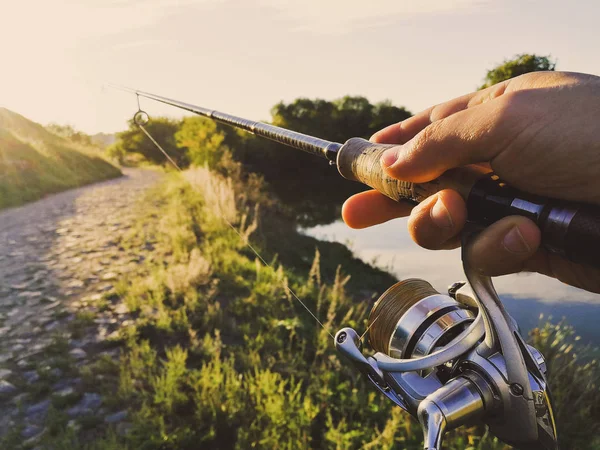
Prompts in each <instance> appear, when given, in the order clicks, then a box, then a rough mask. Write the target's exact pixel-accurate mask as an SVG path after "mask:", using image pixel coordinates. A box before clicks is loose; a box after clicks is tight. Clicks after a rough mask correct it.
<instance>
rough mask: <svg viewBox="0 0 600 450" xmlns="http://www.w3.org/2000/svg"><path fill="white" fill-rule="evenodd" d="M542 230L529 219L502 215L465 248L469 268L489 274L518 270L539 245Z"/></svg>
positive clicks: (502, 273)
mask: <svg viewBox="0 0 600 450" xmlns="http://www.w3.org/2000/svg"><path fill="white" fill-rule="evenodd" d="M540 240H541V232H540V229H539V228H538V227H537V225H536V224H535V223H534V222H532V221H531V220H530V219H527V218H526V217H522V216H509V217H505V218H503V219H501V220H499V221H498V222H495V223H493V224H492V225H490V226H489V227H488V228H486V229H485V230H483V231H482V232H481V233H480V234H479V235H477V236H476V237H475V239H474V240H473V242H472V243H471V244H470V245H469V248H468V249H467V251H466V258H467V260H468V262H469V264H471V266H472V267H474V268H476V269H477V270H478V271H480V272H481V273H483V274H485V275H489V276H498V275H506V274H509V273H516V272H521V271H522V270H523V268H524V267H525V263H526V261H527V260H528V259H529V258H531V257H532V256H533V255H534V254H535V253H536V251H537V249H538V247H539V246H540Z"/></svg>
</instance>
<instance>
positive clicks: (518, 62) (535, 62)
mask: <svg viewBox="0 0 600 450" xmlns="http://www.w3.org/2000/svg"><path fill="white" fill-rule="evenodd" d="M555 67H556V62H554V61H552V60H551V59H550V56H538V55H530V54H527V53H523V54H521V55H516V56H515V57H514V58H513V59H509V60H505V61H504V62H503V63H502V64H500V65H499V66H497V67H495V68H493V69H492V70H488V72H487V75H486V76H485V79H484V81H485V83H484V84H483V85H482V86H481V87H480V88H479V89H485V88H487V87H490V86H492V85H494V84H496V83H500V82H502V81H506V80H509V79H511V78H514V77H518V76H519V75H523V74H525V73H529V72H540V71H546V70H554V68H555Z"/></svg>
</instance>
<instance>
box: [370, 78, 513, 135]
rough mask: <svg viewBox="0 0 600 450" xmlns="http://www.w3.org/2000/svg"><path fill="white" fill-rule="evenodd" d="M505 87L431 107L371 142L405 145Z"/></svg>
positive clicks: (502, 85) (499, 93)
mask: <svg viewBox="0 0 600 450" xmlns="http://www.w3.org/2000/svg"><path fill="white" fill-rule="evenodd" d="M507 85H508V83H507V82H504V83H499V84H497V85H494V86H491V87H489V88H487V89H484V90H481V91H476V92H471V93H470V94H467V95H463V96H462V97H457V98H455V99H452V100H450V101H448V102H445V103H441V104H439V105H435V106H432V107H431V108H428V109H426V110H424V111H421V112H420V113H418V114H416V115H414V116H412V117H410V118H408V119H406V120H404V121H402V122H399V123H396V124H393V125H390V126H388V127H386V128H384V129H382V130H380V131H378V132H377V133H375V134H374V135H373V136H372V137H371V141H372V142H376V143H379V144H405V143H407V142H408V141H410V140H411V139H412V138H414V137H415V136H416V135H417V134H418V133H420V132H421V131H423V129H424V128H425V127H427V126H429V125H431V124H432V123H433V122H435V121H437V120H441V119H445V118H446V117H450V116H451V115H453V114H455V113H457V112H459V111H463V110H465V109H468V108H471V107H473V106H477V105H480V104H482V103H485V102H486V101H488V100H492V99H494V98H496V97H499V96H500V95H502V94H503V93H504V92H505V89H506V87H507Z"/></svg>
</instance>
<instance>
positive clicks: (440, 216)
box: [429, 197, 454, 228]
mask: <svg viewBox="0 0 600 450" xmlns="http://www.w3.org/2000/svg"><path fill="white" fill-rule="evenodd" d="M429 215H430V216H431V220H433V223H435V224H436V225H437V226H438V227H440V228H452V227H453V226H454V222H453V221H452V217H451V216H450V213H449V212H448V208H446V205H444V202H442V199H440V198H439V197H438V199H437V200H436V202H435V205H433V208H431V211H430V212H429Z"/></svg>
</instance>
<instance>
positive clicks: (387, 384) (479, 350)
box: [336, 267, 558, 450]
mask: <svg viewBox="0 0 600 450" xmlns="http://www.w3.org/2000/svg"><path fill="white" fill-rule="evenodd" d="M465 272H466V273H467V276H468V278H469V279H470V281H471V285H472V286H473V291H471V289H470V288H469V286H468V285H465V284H464V283H463V284H461V285H454V286H453V287H452V288H451V289H450V291H449V294H450V295H441V294H438V293H433V294H432V293H431V292H429V291H428V289H427V288H422V289H421V288H419V289H421V291H420V292H421V295H425V294H430V295H427V296H426V297H424V298H417V299H415V298H414V296H413V297H411V295H410V294H406V293H405V294H406V295H405V297H404V299H405V300H406V299H407V298H408V301H407V303H408V305H407V304H403V305H401V307H400V308H397V309H396V310H394V309H393V308H391V307H390V305H389V304H388V305H387V306H386V307H385V308H384V307H383V306H384V305H381V303H379V302H378V303H379V304H377V303H376V305H375V306H374V308H373V311H372V313H371V329H373V328H375V331H374V332H372V333H371V342H372V345H373V344H374V345H373V346H374V348H375V349H376V350H385V353H384V352H382V351H379V352H378V353H376V354H374V355H373V356H371V357H365V356H364V355H363V354H362V352H361V343H360V340H359V337H358V334H357V333H356V332H355V331H354V330H352V329H350V328H344V329H342V330H340V331H339V332H338V333H337V335H336V347H337V349H338V350H339V351H340V352H341V353H342V354H344V355H345V356H346V357H347V358H348V359H350V361H352V362H353V363H354V364H355V366H356V367H357V368H358V369H359V370H360V371H361V372H363V373H365V374H366V375H367V376H368V378H369V380H370V381H371V382H372V383H373V384H374V385H375V386H376V387H377V389H378V390H379V391H380V392H382V393H383V394H384V395H386V396H387V397H388V398H390V400H392V401H393V402H394V403H395V404H397V405H398V406H400V407H401V408H403V409H405V410H406V411H408V412H409V413H410V414H411V415H413V416H415V417H417V418H418V419H419V421H420V422H421V425H422V426H423V431H424V438H425V443H424V445H425V449H428V450H435V449H440V448H441V440H442V437H443V434H444V433H445V431H447V430H450V429H453V428H456V427H459V426H462V425H464V424H469V423H475V422H478V421H479V422H484V423H486V424H488V425H489V427H490V430H491V432H492V433H493V434H494V435H496V436H497V437H498V438H499V439H501V440H503V441H504V442H506V443H509V444H511V445H513V446H515V447H516V448H521V449H533V450H536V449H539V450H542V449H545V450H549V449H557V448H558V447H557V441H556V427H555V424H554V418H553V414H552V406H551V403H550V396H549V392H548V387H547V383H546V379H545V370H546V367H545V362H544V359H543V356H542V355H541V353H540V352H539V351H537V350H536V349H534V348H533V347H530V346H528V345H527V344H525V342H524V341H523V339H522V338H521V336H520V334H519V332H518V329H517V327H516V323H515V322H514V320H513V319H512V318H511V317H510V316H508V314H507V313H506V311H504V308H503V307H502V304H501V303H500V301H499V299H498V297H497V294H496V293H495V291H494V289H493V286H492V285H491V282H488V281H487V280H482V279H480V278H477V277H480V276H479V275H475V276H474V274H473V273H472V272H471V273H468V272H469V270H468V268H467V267H465ZM488 280H489V279H488ZM410 281H415V280H410ZM416 281H418V280H416ZM421 282H422V280H421ZM423 283H425V282H423ZM399 284H400V283H399ZM393 289H396V290H395V291H393ZM400 291H401V289H400V288H398V286H393V287H392V288H390V290H388V291H386V293H385V294H384V295H382V297H381V299H380V301H381V300H383V299H384V298H390V297H386V294H387V295H388V296H390V295H391V297H394V299H393V300H394V301H396V298H398V299H400V297H401V295H399V294H401V292H400ZM377 310H379V311H380V312H381V311H383V312H385V314H386V317H391V319H390V320H391V321H392V322H395V329H393V328H394V327H393V326H390V320H384V319H383V316H382V317H381V318H380V317H373V313H374V312H376V311H377ZM394 314H396V316H399V317H396V316H394ZM375 320H377V323H375ZM378 326H379V327H380V328H379V329H378V328H377V327H378ZM381 329H387V330H388V331H389V330H392V329H393V332H391V335H390V336H389V337H388V336H387V335H385V333H384V334H383V335H382V333H381ZM516 352H518V354H517V355H516V356H515V354H516ZM391 355H393V356H395V357H392V356H391ZM400 358H404V359H400ZM509 358H512V360H510V359H509Z"/></svg>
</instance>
